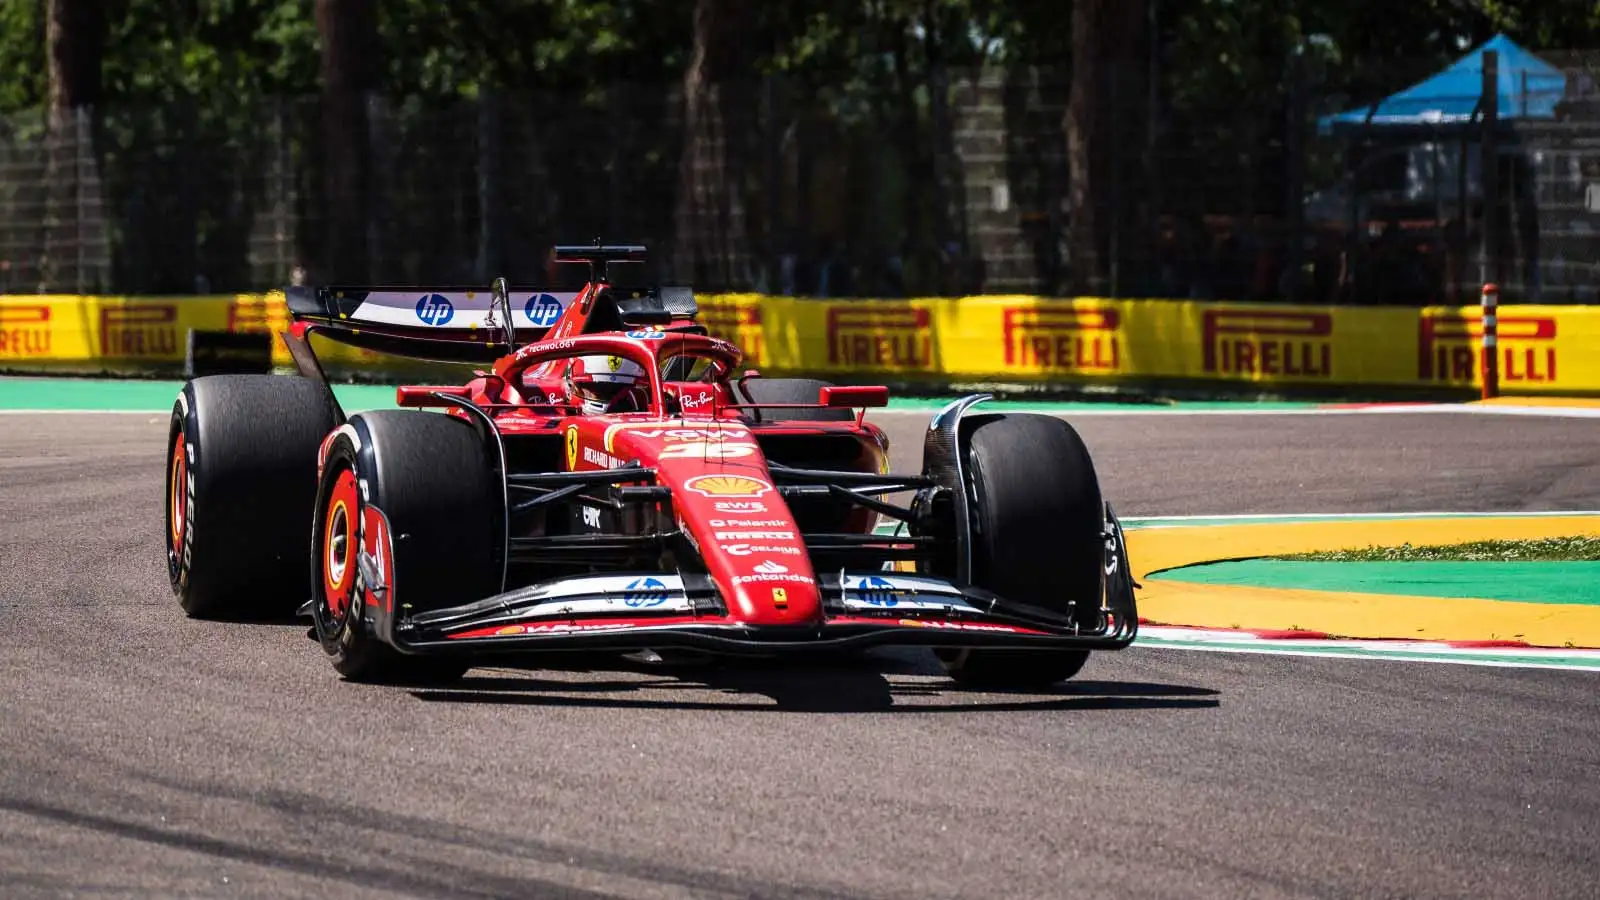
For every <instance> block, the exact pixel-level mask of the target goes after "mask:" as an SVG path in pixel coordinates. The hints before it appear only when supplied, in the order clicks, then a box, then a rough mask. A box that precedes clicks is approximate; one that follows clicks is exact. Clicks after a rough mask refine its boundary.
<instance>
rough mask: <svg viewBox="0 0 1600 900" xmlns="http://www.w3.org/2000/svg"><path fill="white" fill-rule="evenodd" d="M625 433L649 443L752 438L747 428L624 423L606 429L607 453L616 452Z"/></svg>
mask: <svg viewBox="0 0 1600 900" xmlns="http://www.w3.org/2000/svg"><path fill="white" fill-rule="evenodd" d="M624 431H626V432H628V433H629V434H631V435H635V436H637V437H640V438H643V439H645V440H649V441H654V440H664V441H669V442H676V441H702V442H704V441H723V440H735V441H742V440H746V439H748V438H749V437H750V430H749V429H747V428H727V427H722V426H717V425H709V424H707V425H703V426H701V427H699V428H662V427H661V426H660V425H653V424H650V423H646V422H637V423H628V422H622V423H618V424H616V425H611V426H608V427H607V428H606V450H607V451H609V452H613V453H614V452H616V438H617V435H618V434H620V433H621V432H624Z"/></svg>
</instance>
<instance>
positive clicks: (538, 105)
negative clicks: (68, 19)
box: [0, 54, 1600, 305]
mask: <svg viewBox="0 0 1600 900" xmlns="http://www.w3.org/2000/svg"><path fill="white" fill-rule="evenodd" d="M1546 58H1547V59H1549V60H1550V61H1552V62H1553V63H1556V64H1557V65H1559V66H1561V67H1562V68H1563V71H1565V72H1566V73H1567V93H1568V94H1569V95H1570V96H1568V97H1567V98H1566V99H1565V100H1564V101H1563V106H1562V107H1561V111H1560V115H1559V116H1558V117H1556V118H1552V119H1541V120H1537V121H1521V120H1515V121H1512V120H1508V121H1507V122H1506V123H1504V128H1503V129H1502V130H1501V131H1500V132H1497V135H1498V137H1497V139H1496V142H1495V143H1496V147H1495V151H1496V156H1497V158H1499V159H1500V164H1499V166H1498V168H1497V170H1496V172H1497V174H1498V175H1499V178H1498V179H1497V185H1496V187H1497V195H1498V197H1499V202H1498V203H1497V204H1496V208H1497V209H1498V210H1499V213H1498V216H1497V217H1496V219H1495V222H1494V225H1495V227H1494V228H1493V229H1492V230H1493V231H1494V232H1495V233H1496V234H1497V237H1498V240H1497V241H1496V249H1495V251H1494V252H1493V253H1490V254H1485V252H1484V250H1485V241H1484V237H1483V226H1484V224H1485V221H1486V219H1485V216H1484V212H1483V209H1484V205H1483V198H1484V192H1483V187H1484V177H1483V175H1484V172H1483V167H1482V165H1481V163H1480V162H1479V160H1481V158H1482V157H1481V150H1482V137H1483V133H1482V132H1483V129H1482V127H1481V126H1478V125H1474V124H1470V123H1469V124H1468V125H1467V126H1454V127H1443V126H1441V127H1439V128H1436V129H1432V130H1429V129H1420V130H1418V129H1412V130H1410V131H1407V132H1405V133H1404V134H1399V133H1396V134H1386V133H1383V132H1382V130H1381V129H1380V130H1371V129H1369V130H1365V131H1358V132H1356V133H1354V134H1348V133H1347V134H1335V135H1329V134H1323V133H1321V132H1320V131H1319V128H1318V121H1319V118H1320V117H1323V116H1326V115H1327V114H1329V113H1333V112H1337V111H1340V110H1345V109H1349V108H1351V107H1352V106H1356V105H1359V104H1360V103H1363V102H1366V101H1369V100H1374V99H1377V96H1381V94H1382V93H1389V92H1392V91H1394V90H1398V89H1400V88H1402V87H1404V86H1406V85H1407V84H1409V83H1412V82H1414V81H1415V80H1416V79H1417V78H1418V77H1422V76H1426V75H1427V74H1429V71H1430V69H1429V67H1430V66H1432V67H1433V68H1437V63H1436V62H1431V63H1430V62H1427V61H1421V62H1419V63H1418V64H1416V65H1414V66H1411V67H1409V68H1407V67H1398V68H1397V69H1396V70H1395V71H1394V72H1391V73H1387V74H1385V73H1366V75H1365V77H1364V78H1363V79H1362V81H1363V83H1365V84H1369V85H1373V86H1374V90H1376V91H1378V92H1381V93H1380V94H1378V95H1374V96H1365V95H1363V96H1355V95H1353V94H1352V93H1351V92H1350V91H1348V90H1340V91H1334V90H1332V89H1331V88H1329V87H1328V86H1327V85H1328V84H1329V83H1330V82H1329V79H1328V76H1327V73H1317V72H1308V71H1303V70H1294V71H1291V72H1289V73H1287V74H1285V76H1284V78H1283V79H1281V80H1280V81H1279V83H1278V85H1277V87H1276V88H1275V89H1274V90H1273V91H1271V92H1269V93H1268V94H1267V95H1263V96H1259V97H1252V96H1239V95H1237V94H1226V93H1224V94H1213V95H1211V99H1205V98H1198V99H1197V98H1190V97H1187V96H1184V95H1182V94H1180V93H1177V92H1171V93H1172V95H1171V96H1163V95H1162V92H1161V91H1155V92H1147V91H1141V92H1138V93H1137V94H1136V95H1135V96H1121V97H1119V99H1118V101H1117V105H1116V107H1115V108H1114V109H1113V110H1112V113H1113V118H1120V119H1136V120H1138V121H1140V122H1142V123H1143V127H1142V128H1140V129H1134V132H1136V133H1137V134H1138V135H1139V137H1138V138H1137V142H1136V143H1132V144H1126V143H1114V144H1113V146H1112V148H1111V154H1112V156H1114V157H1116V158H1119V159H1131V160H1134V161H1135V162H1134V163H1133V164H1132V168H1129V167H1128V166H1119V167H1115V168H1114V170H1113V172H1112V174H1111V175H1110V176H1108V177H1109V178H1110V179H1111V181H1110V183H1109V184H1108V185H1107V186H1106V187H1104V188H1103V189H1102V190H1101V191H1100V192H1099V193H1098V194H1097V195H1096V196H1097V197H1098V198H1099V203H1100V206H1101V208H1099V209H1098V210H1097V211H1096V212H1097V215H1096V219H1095V221H1096V223H1097V227H1101V225H1100V223H1105V224H1104V227H1105V228H1106V229H1109V230H1112V231H1114V232H1115V233H1116V235H1118V236H1119V239H1118V240H1113V241H1112V243H1111V245H1110V251H1109V252H1110V265H1109V266H1108V267H1107V273H1106V274H1107V277H1105V278H1103V279H1101V280H1100V281H1099V282H1097V283H1096V284H1095V285H1094V290H1095V291H1096V292H1099V293H1105V294H1110V295H1114V296H1125V297H1126V296H1143V297H1184V298H1191V297H1192V298H1207V297H1217V298H1229V299H1249V300H1267V301H1286V300H1294V301H1307V302H1341V303H1400V304H1411V305H1415V304H1422V303H1430V302H1460V301H1470V300H1472V299H1473V298H1474V297H1475V296H1476V291H1477V288H1478V286H1479V285H1480V284H1481V283H1482V282H1483V281H1484V280H1493V279H1495V278H1498V279H1499V280H1500V281H1501V283H1502V292H1503V295H1504V297H1505V298H1506V300H1507V301H1508V302H1516V301H1519V300H1542V301H1545V302H1600V99H1597V97H1600V93H1597V91H1596V87H1595V82H1596V79H1595V73H1596V72H1600V55H1584V54H1566V55H1562V56H1555V55H1548V56H1546ZM1345 83H1348V79H1346V82H1345ZM1113 96H1119V95H1116V94H1115V93H1114V94H1113ZM1067 105H1068V83H1067V80H1066V79H1065V78H1064V77H1063V76H1062V73H1059V72H1051V71H1048V70H1040V69H1034V68H1029V69H1020V68H1018V69H1007V70H999V69H992V70H984V71H980V72H948V73H942V72H934V73H932V74H930V76H929V77H928V78H927V79H926V80H924V81H923V82H922V83H917V84H911V85H884V86H881V87H878V88H875V89H873V90H870V91H862V90H856V91H830V90H826V89H818V88H816V87H814V86H808V85H804V84H799V83H788V82H784V81H782V80H780V79H776V78H771V79H767V80H764V81H761V82H758V83H750V84H742V85H736V86H733V87H731V88H729V89H728V90H727V91H726V92H725V93H723V94H721V95H719V96H717V97H716V98H714V99H713V101H712V102H710V103H709V104H707V103H704V102H703V103H701V104H700V110H699V112H697V113H695V116H696V117H695V118H693V119H692V120H691V119H690V118H689V117H687V116H686V114H685V109H686V107H685V104H684V103H683V99H682V97H681V95H680V93H679V91H678V89H677V88H676V87H675V86H661V85H633V84H629V85H617V86H615V87H613V88H612V89H610V90H607V91H602V92H598V93H597V94H596V95H595V96H588V97H572V96H566V95H562V96H554V95H530V94H519V95H509V94H495V93H487V94H484V95H481V96H480V97H479V98H477V99H475V100H471V101H466V100H463V101H460V102H457V103H454V104H451V105H444V106H439V105H434V106H425V105H422V104H419V103H417V102H415V101H405V102H401V101H394V100H390V99H388V98H384V97H376V96H375V97H371V98H368V102H367V104H366V109H365V116H364V118H365V121H356V122H350V123H342V122H341V123H334V126H333V130H330V125H329V123H328V121H327V120H326V118H325V117H324V116H323V112H322V109H321V106H320V103H319V101H318V100H317V99H316V98H267V99H262V100H256V101H244V100H241V101H240V102H238V103H237V104H236V105H233V106H231V107H229V108H225V109H219V108H213V107H208V106H205V105H202V104H199V103H194V104H190V105H187V106H185V105H182V104H180V105H176V106H167V107H162V108H159V109H132V108H107V109H80V110H77V111H75V112H74V113H72V114H70V115H65V116H63V117H61V118H60V119H59V120H57V121H53V122H52V121H50V120H48V119H47V118H46V117H45V116H44V114H43V113H42V112H33V113H29V114H16V115H12V116H9V117H5V118H3V119H0V289H3V290H4V291H6V292H8V293H32V292H78V293H87V292H115V293H127V294H149V293H164V294H183V293H207V292H233V291H254V290H263V289H270V288H276V287H281V286H282V285H284V284H286V283H290V282H291V281H297V280H304V281H311V282H322V281H329V280H339V281H359V282H366V283H377V284H402V283H404V284H418V283H429V284H463V283H469V284H470V283H485V282H486V281H487V280H488V279H489V278H490V277H492V276H493V275H496V274H505V275H508V276H510V277H511V278H513V279H514V280H517V281H523V282H535V283H542V282H545V281H547V280H548V278H549V276H550V268H549V267H548V266H547V262H546V254H547V252H548V248H549V246H550V245H552V244H554V243H560V242H572V241H584V240H588V239H591V238H594V237H602V238H604V239H606V240H608V241H619V240H620V241H641V242H644V243H646V244H648V245H650V246H651V248H652V250H653V251H654V253H655V256H656V260H657V263H658V265H659V266H660V267H661V269H662V273H661V274H662V276H663V277H666V278H671V279H674V280H680V281H692V282H693V283H694V284H695V285H696V287H697V288H700V289H702V290H755V291H765V292H771V293H780V294H796V295H809V296H863V297H882V296H907V295H909V296H925V295H941V294H942V295H953V294H967V293H1013V292H1015V293H1039V294H1046V295H1066V294H1069V293H1072V292H1073V291H1074V290H1075V286H1077V284H1078V283H1079V282H1077V281H1075V275H1076V274H1079V273H1076V272H1075V268H1074V266H1075V261H1074V260H1073V258H1072V252H1071V250H1072V246H1073V245H1072V242H1071V240H1069V234H1070V228H1071V223H1072V221H1073V209H1072V208H1071V203H1070V198H1071V197H1072V196H1073V192H1072V190H1071V189H1070V187H1071V183H1072V178H1073V173H1072V172H1071V171H1070V167H1069V165H1068V160H1069V149H1070V141H1069V136H1070V135H1069V132H1070V127H1069V121H1070V120H1069V117H1068V108H1067ZM707 108H709V109H710V110H711V111H712V112H714V113H716V114H717V115H716V117H715V118H714V120H708V119H707V112H706V109H707ZM686 122H688V123H689V124H688V125H686ZM1107 133H1108V135H1110V139H1111V140H1113V141H1125V140H1127V139H1126V138H1125V137H1124V135H1125V134H1126V133H1132V132H1127V131H1125V130H1123V129H1117V128H1113V129H1111V130H1109V131H1108V132H1107ZM340 140H348V141H350V142H351V146H354V147H356V148H357V149H358V150H359V152H360V154H361V159H362V162H361V165H360V167H359V170H358V171H359V172H360V173H361V175H362V178H361V179H360V184H359V185H356V186H352V185H348V184H334V183H330V180H329V177H328V172H330V171H332V170H331V169H330V168H329V148H330V146H331V142H337V141H340ZM686 148H687V149H686ZM1129 172H1132V173H1133V174H1131V175H1130V174H1129ZM353 187H358V188H359V189H352V188H353ZM351 198H355V199H354V200H352V199H351ZM1121 236H1129V237H1128V238H1127V239H1126V240H1122V239H1121Z"/></svg>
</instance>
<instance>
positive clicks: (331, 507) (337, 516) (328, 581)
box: [322, 469, 358, 623]
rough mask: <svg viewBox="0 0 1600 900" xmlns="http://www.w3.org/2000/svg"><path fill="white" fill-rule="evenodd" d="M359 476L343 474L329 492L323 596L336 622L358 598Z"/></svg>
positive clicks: (323, 552) (323, 548)
mask: <svg viewBox="0 0 1600 900" xmlns="http://www.w3.org/2000/svg"><path fill="white" fill-rule="evenodd" d="M356 503H357V499H356V476H355V473H354V472H352V471H351V470H350V469H344V470H342V471H340V473H339V477H338V479H336V480H335V481H334V484H333V490H332V491H330V492H329V493H328V504H327V507H326V510H325V515H324V516H323V525H322V594H323V599H324V600H325V602H326V603H327V606H328V613H329V615H330V616H331V617H332V619H333V621H334V622H335V623H339V622H341V621H343V619H344V617H345V615H346V614H347V613H348V612H349V610H350V603H351V599H352V598H353V597H354V596H355V583H356V566H355V560H356V551H357V547H358V542H357V535H356V521H357V519H356Z"/></svg>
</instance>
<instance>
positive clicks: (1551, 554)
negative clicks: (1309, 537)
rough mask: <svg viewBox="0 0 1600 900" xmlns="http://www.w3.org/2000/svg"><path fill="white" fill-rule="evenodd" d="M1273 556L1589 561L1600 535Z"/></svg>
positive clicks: (1595, 556) (1597, 556) (1598, 556)
mask: <svg viewBox="0 0 1600 900" xmlns="http://www.w3.org/2000/svg"><path fill="white" fill-rule="evenodd" d="M1277 558H1278V559H1287V560H1305V561H1311V562H1589V561H1600V536H1595V535H1574V536H1572V537H1556V538H1537V539H1534V540H1526V541H1472V542H1469V543H1464V544H1446V545H1429V546H1423V547H1414V546H1412V545H1411V544H1409V543H1407V544H1401V545H1400V546H1398V547H1376V546H1368V547H1366V548H1364V549H1360V550H1324V551H1319V552H1316V553H1298V554H1294V555H1292V556H1281V557H1277Z"/></svg>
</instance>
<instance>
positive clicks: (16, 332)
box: [0, 303, 50, 358]
mask: <svg viewBox="0 0 1600 900" xmlns="http://www.w3.org/2000/svg"><path fill="white" fill-rule="evenodd" d="M49 355H50V307H48V306H43V305H40V304H31V303H30V304H20V305H16V306H12V305H10V304H7V305H5V306H0V356H6V357H12V358H33V357H40V356H49Z"/></svg>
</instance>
